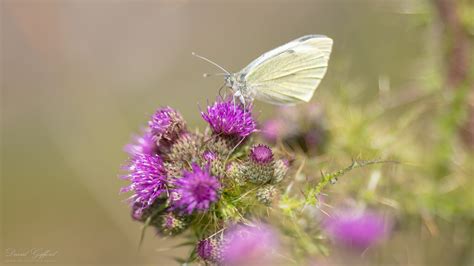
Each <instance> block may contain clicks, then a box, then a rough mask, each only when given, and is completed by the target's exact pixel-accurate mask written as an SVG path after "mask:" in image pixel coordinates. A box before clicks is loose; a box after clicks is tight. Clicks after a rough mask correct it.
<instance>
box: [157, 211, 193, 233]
mask: <svg viewBox="0 0 474 266" xmlns="http://www.w3.org/2000/svg"><path fill="white" fill-rule="evenodd" d="M153 225H154V226H155V227H156V228H157V230H158V232H159V233H161V234H163V235H169V236H174V235H177V234H179V233H182V232H183V231H184V230H186V228H187V227H188V222H187V221H186V219H184V218H182V217H177V216H176V215H175V214H173V213H171V212H169V213H166V214H164V215H161V216H160V217H158V219H156V220H155V221H154V222H153Z"/></svg>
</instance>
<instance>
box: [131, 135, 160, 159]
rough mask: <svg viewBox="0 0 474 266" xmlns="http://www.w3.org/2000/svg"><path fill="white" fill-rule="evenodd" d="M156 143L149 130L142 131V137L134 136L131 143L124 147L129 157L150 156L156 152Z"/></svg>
mask: <svg viewBox="0 0 474 266" xmlns="http://www.w3.org/2000/svg"><path fill="white" fill-rule="evenodd" d="M157 148H158V147H157V146H156V141H155V139H154V137H153V134H152V133H151V132H150V130H144V132H143V134H142V135H135V136H133V138H132V142H131V143H129V144H127V145H126V146H125V147H124V150H125V152H127V153H128V154H129V155H130V156H131V157H134V156H136V155H141V154H147V155H152V154H155V153H156V152H157Z"/></svg>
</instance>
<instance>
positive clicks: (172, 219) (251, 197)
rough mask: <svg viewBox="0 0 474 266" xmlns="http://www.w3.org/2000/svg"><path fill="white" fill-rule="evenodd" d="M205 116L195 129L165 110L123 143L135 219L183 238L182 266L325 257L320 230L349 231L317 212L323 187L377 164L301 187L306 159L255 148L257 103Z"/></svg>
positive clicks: (222, 102)
mask: <svg viewBox="0 0 474 266" xmlns="http://www.w3.org/2000/svg"><path fill="white" fill-rule="evenodd" d="M201 116H202V118H203V119H204V120H205V121H206V122H207V123H208V125H209V128H208V129H205V130H203V131H199V130H196V131H190V130H189V129H188V127H187V125H186V122H185V120H184V118H183V117H182V116H181V114H180V113H179V112H178V111H176V110H174V109H172V108H170V107H165V108H160V109H158V110H157V111H156V112H155V113H154V114H153V116H152V117H151V118H150V121H149V122H148V126H147V127H146V128H144V129H143V130H142V134H141V135H140V136H135V137H134V138H133V141H132V143H131V144H129V145H127V146H126V147H125V151H126V152H127V153H128V154H129V156H130V159H129V160H128V163H127V164H126V167H125V171H126V173H125V174H124V175H123V178H124V179H126V180H128V181H129V182H130V184H128V185H127V186H125V187H124V188H123V189H122V192H127V193H131V196H130V197H129V198H128V201H129V203H130V206H131V209H132V218H133V219H134V220H136V221H140V222H143V223H144V224H145V227H144V228H147V227H154V228H155V229H156V231H157V232H158V234H159V235H161V236H177V235H181V236H184V237H185V238H187V239H188V241H187V242H186V244H189V245H190V246H191V251H190V253H189V255H188V256H187V257H186V258H182V259H178V261H179V262H181V263H191V262H196V263H201V264H206V265H208V264H210V265H248V264H255V263H264V264H265V263H266V264H268V263H287V264H288V263H293V264H297V263H299V262H301V260H302V259H304V258H305V257H309V256H317V255H324V254H325V253H327V248H326V244H327V242H328V240H327V239H326V237H324V230H325V229H326V232H327V234H326V235H327V236H331V234H332V235H337V236H340V232H341V230H340V229H338V228H344V226H345V228H347V227H350V225H347V223H346V224H342V225H341V223H337V222H336V221H332V220H331V223H327V225H328V226H326V227H325V226H324V224H321V223H320V222H318V221H317V220H314V217H312V216H311V215H309V214H308V210H309V209H311V208H316V209H317V208H318V206H320V203H321V202H320V196H321V195H322V194H323V191H324V189H325V187H326V186H327V185H328V184H330V183H333V182H334V181H335V180H337V178H338V177H340V176H342V175H343V174H345V173H347V172H348V171H350V170H352V169H354V168H357V167H361V166H365V165H367V164H373V163H378V162H379V161H357V160H355V161H353V163H352V164H351V165H350V166H349V167H347V168H344V169H342V170H339V171H336V172H333V173H329V174H322V176H321V178H320V179H317V180H312V181H311V182H305V183H304V184H299V185H298V184H296V183H297V182H296V180H297V177H298V176H301V175H302V174H303V173H304V172H305V171H306V170H307V169H306V170H305V167H304V161H305V159H304V158H305V157H304V156H301V155H299V154H297V153H291V152H288V151H287V150H286V149H285V148H282V147H279V146H277V145H275V146H268V145H265V144H263V143H259V142H258V141H257V140H258V136H259V135H260V133H259V130H258V129H257V121H256V120H255V118H254V117H253V114H252V106H245V107H244V106H243V105H241V104H239V103H237V102H235V101H233V100H232V99H229V98H227V99H217V101H216V102H215V103H213V104H212V105H209V106H208V107H207V108H206V110H205V111H202V112H201ZM311 169H313V168H311ZM311 169H310V170H311ZM300 183H301V182H300ZM312 219H313V220H314V221H312ZM302 221H305V224H306V225H305V226H303V225H302ZM357 221H358V220H357ZM346 222H347V221H346ZM359 224H364V222H359ZM329 225H332V226H329ZM337 225H338V226H337ZM364 225H365V224H364ZM377 225H378V224H377ZM356 226H357V224H356ZM346 231H350V230H346ZM338 233H339V235H338ZM376 233H377V232H375V233H374V235H375V234H376ZM355 235H356V234H355ZM353 236H354V234H352V235H351V234H350V233H347V234H346V238H349V239H351V238H354V237H353ZM356 236H357V235H356ZM342 238H343V237H342ZM372 238H375V237H372ZM372 238H370V239H369V237H367V238H366V239H365V240H361V241H362V242H361V243H360V245H363V244H365V245H369V244H371V243H372V242H375V241H371V240H372ZM338 239H339V238H338ZM343 239H345V238H343ZM357 243H359V242H357ZM244 255H245V256H244Z"/></svg>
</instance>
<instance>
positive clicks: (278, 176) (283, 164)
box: [272, 159, 290, 184]
mask: <svg viewBox="0 0 474 266" xmlns="http://www.w3.org/2000/svg"><path fill="white" fill-rule="evenodd" d="M289 167H290V165H289V162H288V161H287V160H284V159H280V160H276V161H275V172H274V177H273V180H272V183H274V184H277V183H280V182H281V181H282V180H283V178H285V176H286V173H288V169H289Z"/></svg>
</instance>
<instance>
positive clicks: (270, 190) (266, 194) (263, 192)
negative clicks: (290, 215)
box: [257, 185, 280, 206]
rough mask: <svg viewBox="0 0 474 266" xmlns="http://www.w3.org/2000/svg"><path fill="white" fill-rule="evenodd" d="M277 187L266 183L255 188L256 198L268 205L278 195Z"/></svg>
mask: <svg viewBox="0 0 474 266" xmlns="http://www.w3.org/2000/svg"><path fill="white" fill-rule="evenodd" d="M279 194H280V193H279V191H278V189H277V188H276V187H275V186H274V185H266V186H263V187H261V188H259V189H258V190H257V200H258V201H259V202H260V203H262V204H264V205H267V206H270V205H271V204H272V203H273V202H274V201H275V199H276V198H277V197H278V195H279Z"/></svg>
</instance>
